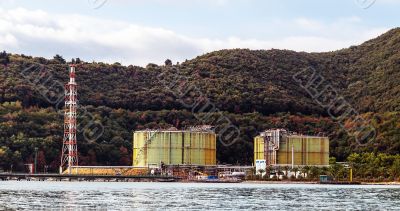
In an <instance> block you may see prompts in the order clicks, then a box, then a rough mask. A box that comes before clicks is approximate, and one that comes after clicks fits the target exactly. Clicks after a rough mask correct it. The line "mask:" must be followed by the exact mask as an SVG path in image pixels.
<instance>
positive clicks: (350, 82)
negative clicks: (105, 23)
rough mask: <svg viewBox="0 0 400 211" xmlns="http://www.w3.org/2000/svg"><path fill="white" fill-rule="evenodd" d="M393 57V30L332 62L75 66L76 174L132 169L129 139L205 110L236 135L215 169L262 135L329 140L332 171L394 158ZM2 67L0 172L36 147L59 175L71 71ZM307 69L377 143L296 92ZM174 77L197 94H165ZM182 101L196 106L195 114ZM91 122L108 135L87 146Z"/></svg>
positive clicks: (397, 65)
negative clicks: (370, 156)
mask: <svg viewBox="0 0 400 211" xmlns="http://www.w3.org/2000/svg"><path fill="white" fill-rule="evenodd" d="M399 48H400V29H393V30H390V31H389V32H387V33H385V34H383V35H381V36H379V37H378V38H376V39H373V40H370V41H368V42H366V43H364V44H362V45H360V46H353V47H350V48H347V49H343V50H340V51H335V52H329V53H304V52H294V51H287V50H275V49H273V50H257V51H253V50H247V49H234V50H221V51H215V52H211V53H208V54H205V55H202V56H198V57H196V58H194V59H192V60H188V61H185V62H183V63H181V64H173V63H172V62H171V61H170V60H167V61H166V63H165V65H155V64H149V65H147V67H145V68H143V67H138V66H132V65H130V66H123V65H121V64H119V63H114V64H104V63H99V62H91V63H89V62H84V61H81V60H80V59H75V61H74V62H75V63H78V68H77V82H78V84H79V88H78V96H79V104H80V106H81V107H82V109H84V110H85V111H87V113H88V115H86V116H81V117H79V118H80V119H78V120H79V121H80V122H82V124H81V127H82V128H80V130H79V133H78V140H79V144H78V150H79V152H80V164H82V165H130V162H131V157H130V155H131V152H132V143H131V142H132V132H133V131H134V130H137V129H145V128H169V127H176V128H182V129H183V128H186V127H189V126H192V125H198V124H207V123H210V122H203V121H201V120H199V118H198V117H199V116H206V115H207V114H206V113H204V111H199V110H198V108H201V106H203V105H207V102H211V103H212V104H213V105H215V107H216V108H218V109H219V110H220V111H221V114H223V115H224V116H226V117H227V118H229V119H230V121H231V122H232V124H233V125H235V126H237V127H238V128H239V129H240V137H239V141H237V142H235V143H234V144H232V145H230V146H228V147H226V146H224V145H222V144H221V143H220V142H218V145H217V149H218V152H217V159H218V161H219V163H232V164H237V163H238V164H247V165H249V164H251V163H252V157H253V156H252V154H253V137H254V136H255V135H257V133H259V132H260V131H262V130H264V129H266V128H287V129H289V130H292V131H296V132H299V133H303V134H311V135H316V134H319V135H321V134H324V135H327V136H329V138H330V140H331V141H330V155H331V156H332V157H336V158H337V160H338V161H345V160H346V159H347V157H348V156H350V155H351V154H352V153H363V152H373V153H386V154H388V156H389V155H395V154H398V153H399V151H400V123H399V117H400V84H399V83H398V81H399V78H400V71H399V70H400V62H399V61H400V52H399V51H398V49H399ZM0 64H2V65H3V67H2V68H0V104H1V105H0V167H2V168H3V169H5V170H9V169H11V165H13V168H14V169H16V170H21V171H22V170H23V169H24V166H23V165H24V164H25V163H29V162H32V159H33V158H32V156H33V153H34V148H35V147H37V148H38V149H39V153H38V154H39V156H38V159H39V160H40V161H39V166H38V167H39V169H38V170H39V171H40V170H42V169H44V166H50V167H49V170H51V171H56V170H57V166H58V164H59V157H60V150H61V141H62V134H63V125H62V122H63V116H62V110H61V109H62V107H63V101H62V100H61V101H60V100H57V99H58V97H60V96H61V97H62V95H63V89H62V88H60V86H61V87H62V85H63V84H64V83H65V82H66V81H67V80H68V71H67V68H68V63H67V62H66V61H65V59H63V57H62V56H60V55H56V56H55V57H54V59H45V58H41V57H31V56H26V55H17V54H8V53H6V52H2V53H0ZM305 68H313V69H314V70H315V71H316V73H317V74H320V75H321V76H322V77H323V78H324V79H325V84H329V85H331V86H332V87H334V88H335V90H337V92H338V93H339V95H340V96H342V97H343V98H344V99H345V100H346V101H347V102H349V104H350V105H351V106H352V107H353V108H354V109H355V110H356V111H357V112H359V113H360V114H361V116H362V117H363V118H364V119H366V120H367V121H369V122H370V124H371V125H372V126H373V127H374V128H375V129H376V132H377V136H376V138H375V140H374V141H371V142H368V143H367V144H365V145H361V144H359V143H358V142H357V141H355V139H354V137H352V136H350V135H349V134H347V133H346V132H345V130H344V129H346V128H351V127H354V125H352V123H351V121H348V122H345V124H344V127H345V128H343V127H341V126H340V125H339V124H338V123H337V122H335V120H334V119H332V118H330V117H329V114H328V112H327V110H326V109H324V108H322V107H321V106H320V105H319V104H318V103H317V102H316V101H315V100H314V99H312V98H311V97H310V96H309V94H308V93H307V91H306V90H305V89H303V88H302V87H300V86H299V84H298V83H297V82H296V81H295V80H294V79H293V75H295V74H296V73H298V72H299V71H301V70H303V69H305ZM177 76H179V78H180V79H181V80H182V79H184V81H185V83H184V84H182V83H180V84H179V85H180V86H182V87H180V88H181V89H182V90H187V89H189V88H190V87H196V88H197V89H196V90H198V91H193V90H192V92H187V93H185V94H184V95H182V96H180V97H179V96H177V95H176V93H174V90H170V89H168V88H169V87H170V86H173V85H174V84H175V83H176V82H177V81H176V78H177ZM55 82H58V83H55ZM179 82H182V81H179ZM179 85H178V87H179ZM182 101H185V102H194V101H196V102H197V103H198V104H197V106H196V108H197V110H196V109H193V108H192V107H187V106H184V104H183V103H182ZM60 111H61V112H60ZM213 115H217V114H213ZM196 117H197V118H196ZM200 119H201V118H200ZM90 121H95V122H97V123H99V124H101V125H102V126H103V129H104V131H103V133H102V135H101V136H100V137H99V138H98V139H96V140H94V141H91V140H86V139H85V137H84V134H85V128H84V125H85V124H84V123H88V122H90ZM86 132H87V131H86ZM357 176H360V177H361V176H365V175H364V174H363V175H357ZM385 176H387V175H385Z"/></svg>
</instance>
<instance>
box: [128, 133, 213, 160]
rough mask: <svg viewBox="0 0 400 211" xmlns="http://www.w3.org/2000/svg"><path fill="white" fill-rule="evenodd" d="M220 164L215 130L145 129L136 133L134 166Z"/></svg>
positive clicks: (134, 136)
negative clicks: (217, 160) (217, 155)
mask: <svg viewBox="0 0 400 211" xmlns="http://www.w3.org/2000/svg"><path fill="white" fill-rule="evenodd" d="M161 162H163V163H164V164H165V165H185V164H186V165H216V134H215V133H214V131H211V130H202V131H200V130H198V131H191V130H187V131H186V130H185V131H181V130H143V131H135V132H134V133H133V166H137V167H147V166H149V165H160V163H161Z"/></svg>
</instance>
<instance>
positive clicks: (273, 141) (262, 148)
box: [254, 129, 329, 166]
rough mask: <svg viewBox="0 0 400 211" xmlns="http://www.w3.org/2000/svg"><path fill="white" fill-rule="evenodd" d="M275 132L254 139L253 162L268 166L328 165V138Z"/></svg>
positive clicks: (270, 131) (283, 131)
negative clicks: (263, 161) (264, 161)
mask: <svg viewBox="0 0 400 211" xmlns="http://www.w3.org/2000/svg"><path fill="white" fill-rule="evenodd" d="M277 130H279V132H277ZM277 130H267V131H265V132H263V133H261V134H260V135H259V136H256V137H255V138H254V161H256V160H266V162H267V163H268V164H270V165H292V164H293V165H308V166H326V165H329V138H328V137H324V136H308V135H298V134H293V133H290V132H287V131H286V130H283V129H277ZM292 157H293V159H292Z"/></svg>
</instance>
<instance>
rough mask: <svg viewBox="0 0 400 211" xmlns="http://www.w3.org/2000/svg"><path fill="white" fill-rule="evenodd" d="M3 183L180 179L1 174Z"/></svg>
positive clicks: (165, 179) (168, 178)
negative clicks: (12, 181)
mask: <svg viewBox="0 0 400 211" xmlns="http://www.w3.org/2000/svg"><path fill="white" fill-rule="evenodd" d="M0 180H1V181H8V180H15V181H101V182H178V181H180V180H181V178H180V177H174V176H162V175H137V176H124V175H73V174H10V173H8V174H0Z"/></svg>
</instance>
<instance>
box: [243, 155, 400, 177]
mask: <svg viewBox="0 0 400 211" xmlns="http://www.w3.org/2000/svg"><path fill="white" fill-rule="evenodd" d="M350 168H351V169H352V172H353V181H358V182H392V181H398V182H400V155H399V154H397V155H389V154H384V153H368V152H365V153H352V154H351V155H350V156H349V157H348V158H347V159H346V164H343V163H337V162H336V158H334V157H332V158H331V159H330V166H329V167H316V166H303V167H295V168H291V167H289V166H285V167H278V168H272V167H270V169H267V171H268V172H266V175H265V176H264V177H261V175H253V176H249V177H248V178H247V179H249V180H265V181H286V180H290V181H319V176H320V175H328V176H330V177H331V178H332V179H334V180H335V181H349V180H350ZM290 171H292V172H296V173H295V174H294V175H293V174H289V172H290ZM254 173H255V172H254ZM271 173H273V174H275V175H274V176H273V177H272V178H270V177H269V175H270V174H271ZM276 174H278V175H282V177H281V178H278V177H277V176H276Z"/></svg>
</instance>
